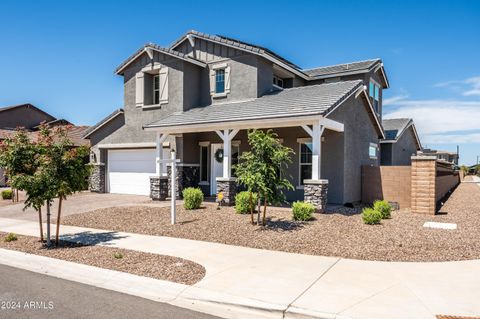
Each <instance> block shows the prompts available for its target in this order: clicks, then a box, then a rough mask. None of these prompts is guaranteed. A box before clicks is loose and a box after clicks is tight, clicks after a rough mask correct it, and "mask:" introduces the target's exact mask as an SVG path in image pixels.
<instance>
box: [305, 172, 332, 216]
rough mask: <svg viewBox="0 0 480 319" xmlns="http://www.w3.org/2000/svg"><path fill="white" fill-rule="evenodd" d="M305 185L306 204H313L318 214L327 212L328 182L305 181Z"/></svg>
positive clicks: (321, 180) (324, 180) (319, 180)
mask: <svg viewBox="0 0 480 319" xmlns="http://www.w3.org/2000/svg"><path fill="white" fill-rule="evenodd" d="M303 184H304V189H303V191H304V201H305V202H306V203H312V204H313V205H314V206H315V209H316V212H317V213H323V212H325V209H326V208H327V192H328V180H327V179H318V180H313V179H306V180H304V181H303Z"/></svg>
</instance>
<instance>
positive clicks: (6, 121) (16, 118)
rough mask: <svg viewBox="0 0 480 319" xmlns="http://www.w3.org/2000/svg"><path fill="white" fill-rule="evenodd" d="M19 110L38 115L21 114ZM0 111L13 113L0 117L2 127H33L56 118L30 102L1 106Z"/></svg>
mask: <svg viewBox="0 0 480 319" xmlns="http://www.w3.org/2000/svg"><path fill="white" fill-rule="evenodd" d="M18 112H20V113H23V112H25V113H29V112H34V113H37V115H38V116H37V117H34V116H32V115H31V114H30V115H27V114H25V116H23V115H22V116H20V114H18ZM0 113H3V114H5V113H11V115H9V116H5V115H2V116H1V117H0V119H1V120H0V127H1V128H6V129H15V128H16V127H19V126H21V127H25V128H27V129H31V128H33V127H35V126H37V125H39V124H40V123H41V122H44V121H45V122H50V121H54V120H56V118H55V117H54V116H52V115H50V114H48V113H47V112H45V111H43V110H42V109H40V108H38V107H36V106H35V105H33V104H30V103H26V104H19V105H11V106H6V107H1V108H0ZM14 113H17V115H13V114H14Z"/></svg>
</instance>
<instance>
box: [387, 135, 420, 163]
mask: <svg viewBox="0 0 480 319" xmlns="http://www.w3.org/2000/svg"><path fill="white" fill-rule="evenodd" d="M416 154H417V144H416V139H415V135H414V133H413V129H412V127H411V126H410V127H409V128H408V129H407V131H405V132H404V133H403V134H402V136H400V138H399V139H398V141H397V142H396V143H393V144H392V164H391V165H398V166H402V165H411V163H412V160H411V157H412V155H416Z"/></svg>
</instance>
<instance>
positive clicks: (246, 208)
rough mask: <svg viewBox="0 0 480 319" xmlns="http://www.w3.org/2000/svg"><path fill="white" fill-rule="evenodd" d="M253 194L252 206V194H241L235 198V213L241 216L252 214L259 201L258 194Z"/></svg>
mask: <svg viewBox="0 0 480 319" xmlns="http://www.w3.org/2000/svg"><path fill="white" fill-rule="evenodd" d="M251 194H252V205H251V206H250V192H240V193H238V194H237V195H236V196H235V211H236V212H237V213H239V214H247V213H250V211H251V210H252V209H255V205H256V204H257V201H258V196H257V193H251Z"/></svg>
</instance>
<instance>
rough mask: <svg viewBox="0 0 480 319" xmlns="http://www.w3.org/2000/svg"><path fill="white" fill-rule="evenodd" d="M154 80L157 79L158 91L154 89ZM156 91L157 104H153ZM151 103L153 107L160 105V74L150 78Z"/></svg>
mask: <svg viewBox="0 0 480 319" xmlns="http://www.w3.org/2000/svg"><path fill="white" fill-rule="evenodd" d="M155 78H158V89H155ZM156 91H158V103H155V92H156ZM152 101H153V105H160V74H154V75H153V76H152Z"/></svg>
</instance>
